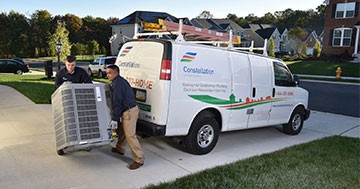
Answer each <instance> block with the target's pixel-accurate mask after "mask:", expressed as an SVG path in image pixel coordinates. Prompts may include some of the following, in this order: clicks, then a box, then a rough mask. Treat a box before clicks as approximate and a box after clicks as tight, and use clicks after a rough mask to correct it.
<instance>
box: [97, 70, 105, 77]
mask: <svg viewBox="0 0 360 189" xmlns="http://www.w3.org/2000/svg"><path fill="white" fill-rule="evenodd" d="M98 76H99V78H104V74H103V72H102V71H101V70H99V73H98Z"/></svg>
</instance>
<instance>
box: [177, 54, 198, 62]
mask: <svg viewBox="0 0 360 189" xmlns="http://www.w3.org/2000/svg"><path fill="white" fill-rule="evenodd" d="M196 54H197V53H194V52H186V53H185V54H184V56H183V57H182V59H181V60H180V62H192V61H193V60H194V59H195V57H196Z"/></svg>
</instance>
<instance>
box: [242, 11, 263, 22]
mask: <svg viewBox="0 0 360 189" xmlns="http://www.w3.org/2000/svg"><path fill="white" fill-rule="evenodd" d="M245 20H246V21H247V22H248V23H249V24H260V23H259V17H257V16H255V14H254V13H252V14H248V15H247V16H245Z"/></svg>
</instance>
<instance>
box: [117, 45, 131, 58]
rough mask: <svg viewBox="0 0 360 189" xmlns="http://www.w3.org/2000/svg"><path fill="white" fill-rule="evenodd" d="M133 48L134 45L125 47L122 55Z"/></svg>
mask: <svg viewBox="0 0 360 189" xmlns="http://www.w3.org/2000/svg"><path fill="white" fill-rule="evenodd" d="M132 48H133V47H132V46H128V47H125V49H124V50H122V51H121V54H120V56H126V55H127V54H128V53H129V52H130V50H131V49H132Z"/></svg>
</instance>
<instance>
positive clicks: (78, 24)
mask: <svg viewBox="0 0 360 189" xmlns="http://www.w3.org/2000/svg"><path fill="white" fill-rule="evenodd" d="M63 20H64V22H65V23H66V25H65V27H66V29H67V30H68V31H69V40H70V41H71V42H72V43H78V42H81V41H82V37H83V35H84V34H83V31H81V28H82V25H83V20H82V19H81V18H79V17H78V16H75V15H73V14H66V15H65V16H64V17H63Z"/></svg>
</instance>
